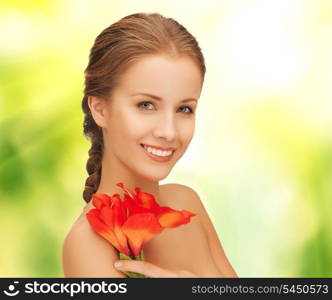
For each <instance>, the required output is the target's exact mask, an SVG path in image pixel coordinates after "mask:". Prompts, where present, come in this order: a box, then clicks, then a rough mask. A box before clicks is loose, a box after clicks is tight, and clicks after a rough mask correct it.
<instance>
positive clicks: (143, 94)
mask: <svg viewBox="0 0 332 300" xmlns="http://www.w3.org/2000/svg"><path fill="white" fill-rule="evenodd" d="M138 95H142V96H147V97H150V98H153V99H155V100H158V101H162V100H163V99H162V98H161V97H159V96H156V95H152V94H148V93H135V94H132V95H131V96H138ZM190 101H196V102H197V99H195V98H187V99H183V100H181V101H180V102H181V103H185V102H190Z"/></svg>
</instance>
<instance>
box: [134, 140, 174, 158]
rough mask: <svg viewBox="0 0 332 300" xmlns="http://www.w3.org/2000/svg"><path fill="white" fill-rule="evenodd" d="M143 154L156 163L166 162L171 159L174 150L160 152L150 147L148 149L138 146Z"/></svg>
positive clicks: (144, 146) (142, 145)
mask: <svg viewBox="0 0 332 300" xmlns="http://www.w3.org/2000/svg"><path fill="white" fill-rule="evenodd" d="M140 145H141V147H142V148H143V150H144V152H145V153H146V154H147V155H148V156H149V157H150V158H152V159H153V160H155V161H158V162H167V161H169V160H171V159H172V157H173V154H174V152H175V150H171V151H161V150H158V149H155V148H152V147H148V146H146V145H144V144H140Z"/></svg>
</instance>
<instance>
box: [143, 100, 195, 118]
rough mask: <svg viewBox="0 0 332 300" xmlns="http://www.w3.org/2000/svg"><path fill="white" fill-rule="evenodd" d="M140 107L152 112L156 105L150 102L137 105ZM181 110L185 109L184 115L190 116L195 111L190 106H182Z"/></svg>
mask: <svg viewBox="0 0 332 300" xmlns="http://www.w3.org/2000/svg"><path fill="white" fill-rule="evenodd" d="M137 106H138V107H140V108H143V109H145V110H151V109H153V107H154V104H153V103H151V102H148V101H143V102H140V103H138V104H137ZM179 109H184V110H182V112H183V113H185V114H187V115H189V114H192V113H193V109H192V108H191V107H189V106H181V107H180V108H179Z"/></svg>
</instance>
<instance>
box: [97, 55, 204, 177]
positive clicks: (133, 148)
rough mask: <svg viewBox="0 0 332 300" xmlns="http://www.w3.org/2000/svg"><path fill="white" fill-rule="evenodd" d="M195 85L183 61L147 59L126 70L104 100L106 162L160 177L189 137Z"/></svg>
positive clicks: (195, 75) (188, 62) (194, 71)
mask: <svg viewBox="0 0 332 300" xmlns="http://www.w3.org/2000/svg"><path fill="white" fill-rule="evenodd" d="M201 85H202V77H201V73H200V69H199V68H198V66H197V65H196V64H195V63H194V61H193V60H192V59H191V58H189V57H181V58H170V57H168V56H162V55H150V56H146V57H144V58H141V59H140V60H138V61H137V62H135V63H134V64H133V65H132V66H130V67H129V68H128V69H127V70H126V71H125V72H124V74H123V75H122V77H121V79H120V82H119V84H118V85H117V86H116V88H115V89H114V90H113V93H112V98H111V99H110V101H108V102H106V110H105V126H104V128H103V134H104V143H105V153H104V155H107V156H108V158H109V159H108V160H107V161H109V162H110V164H112V161H113V162H114V160H115V161H117V162H118V163H119V162H121V163H122V165H123V166H125V167H126V168H128V169H130V171H131V172H135V173H136V174H138V175H140V176H143V177H144V178H146V179H148V180H152V181H159V180H162V179H163V178H165V177H166V176H167V175H168V174H169V172H170V171H171V170H172V168H173V166H174V165H175V163H176V162H177V161H178V160H179V159H180V157H181V156H182V155H183V154H184V153H185V151H186V149H187V147H188V146H189V143H190V141H191V139H192V137H193V134H194V129H195V110H196V107H197V101H198V98H199V97H200V93H201ZM144 146H145V147H144ZM147 146H149V148H148V147H147ZM168 148H169V149H170V150H169V149H168ZM158 149H159V150H158ZM151 151H152V153H151Z"/></svg>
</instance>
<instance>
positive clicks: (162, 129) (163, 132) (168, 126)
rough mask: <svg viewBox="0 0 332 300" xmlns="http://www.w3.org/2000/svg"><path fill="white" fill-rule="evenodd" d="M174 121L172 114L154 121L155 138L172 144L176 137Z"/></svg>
mask: <svg viewBox="0 0 332 300" xmlns="http://www.w3.org/2000/svg"><path fill="white" fill-rule="evenodd" d="M175 125H176V124H175V119H174V116H173V115H172V114H165V115H164V116H163V117H160V119H158V120H157V121H156V124H155V128H154V135H155V137H156V138H163V139H165V140H166V141H167V142H172V141H173V140H174V139H175V137H176V126H175Z"/></svg>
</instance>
